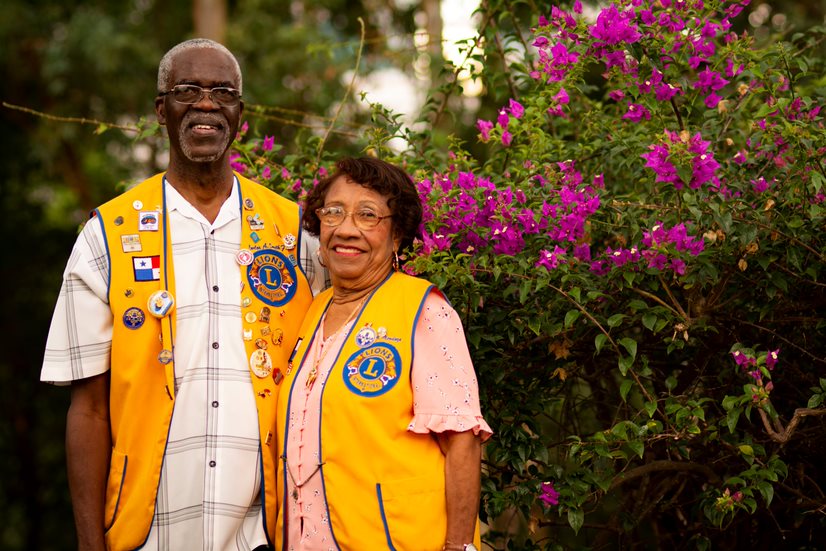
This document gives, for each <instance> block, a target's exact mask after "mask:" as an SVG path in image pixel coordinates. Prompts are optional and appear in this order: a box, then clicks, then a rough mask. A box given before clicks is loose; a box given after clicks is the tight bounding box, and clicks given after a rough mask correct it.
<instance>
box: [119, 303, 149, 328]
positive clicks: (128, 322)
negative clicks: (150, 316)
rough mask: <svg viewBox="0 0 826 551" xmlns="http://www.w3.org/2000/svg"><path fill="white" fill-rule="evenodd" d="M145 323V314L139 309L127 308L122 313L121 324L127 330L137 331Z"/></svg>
mask: <svg viewBox="0 0 826 551" xmlns="http://www.w3.org/2000/svg"><path fill="white" fill-rule="evenodd" d="M145 321H146V314H144V313H143V310H141V309H140V308H136V307H132V308H128V309H127V310H126V312H124V313H123V324H124V325H125V326H126V327H128V328H129V329H138V328H139V327H140V326H141V325H143V322H145Z"/></svg>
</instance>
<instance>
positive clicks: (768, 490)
mask: <svg viewBox="0 0 826 551" xmlns="http://www.w3.org/2000/svg"><path fill="white" fill-rule="evenodd" d="M757 489H758V490H760V494H761V495H762V496H763V499H765V500H766V506H769V505H771V502H772V499H773V498H774V486H772V485H771V484H769V483H768V482H765V481H763V482H758V483H757Z"/></svg>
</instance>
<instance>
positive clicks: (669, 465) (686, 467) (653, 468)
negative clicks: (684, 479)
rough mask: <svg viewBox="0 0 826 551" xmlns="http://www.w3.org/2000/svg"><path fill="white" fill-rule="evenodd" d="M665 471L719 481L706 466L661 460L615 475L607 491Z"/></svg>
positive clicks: (715, 474) (714, 481)
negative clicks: (687, 473)
mask: <svg viewBox="0 0 826 551" xmlns="http://www.w3.org/2000/svg"><path fill="white" fill-rule="evenodd" d="M824 411H826V410H824ZM666 471H678V472H680V471H682V472H690V473H698V474H702V475H704V476H705V477H706V478H708V479H709V481H710V482H712V483H714V484H716V483H717V482H719V481H720V477H719V476H717V473H715V472H714V471H713V470H712V469H711V468H710V467H708V466H707V465H701V464H700V463H690V462H688V461H671V460H669V459H662V460H659V461H652V462H651V463H646V464H645V465H640V466H639V467H635V468H633V469H631V470H630V471H626V472H624V473H620V474H619V475H617V477H616V478H614V480H613V482H611V487H610V488H609V489H608V491H611V490H613V489H615V488H617V487H618V486H620V485H622V484H625V483H626V482H629V481H631V480H634V479H636V478H640V477H643V476H646V475H649V474H651V473H655V472H666Z"/></svg>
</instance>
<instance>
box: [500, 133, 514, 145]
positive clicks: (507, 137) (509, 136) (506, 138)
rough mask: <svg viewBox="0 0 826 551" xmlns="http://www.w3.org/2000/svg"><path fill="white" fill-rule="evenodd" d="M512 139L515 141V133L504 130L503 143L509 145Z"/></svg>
mask: <svg viewBox="0 0 826 551" xmlns="http://www.w3.org/2000/svg"><path fill="white" fill-rule="evenodd" d="M511 141H513V135H512V134H511V133H510V132H508V131H507V130H505V131H504V132H502V145H504V146H505V147H508V146H509V145H510V144H511Z"/></svg>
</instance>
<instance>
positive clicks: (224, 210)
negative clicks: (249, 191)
mask: <svg viewBox="0 0 826 551" xmlns="http://www.w3.org/2000/svg"><path fill="white" fill-rule="evenodd" d="M232 178H233V184H232V191H231V192H230V194H229V197H227V199H226V201H224V204H223V205H221V210H219V211H218V216H216V217H215V222H213V223H212V224H210V223H209V221H208V220H207V219H206V218H204V215H203V214H201V213H200V212H199V211H198V209H196V208H195V207H193V206H192V204H191V203H190V202H189V201H187V200H186V199H185V198H184V196H183V195H181V194H180V193H178V190H177V189H175V188H174V187H173V186H172V185H171V184H170V183H169V181H168V180H167V179H166V177H164V179H163V181H164V188H165V190H164V191H165V193H166V209H167V211H169V212H172V211H178V212H179V213H180V214H181V215H183V216H185V217H187V218H190V219H192V220H195V221H196V222H198V223H200V224H201V225H203V226H206V227H208V228H209V229H210V230H217V229H218V228H221V227H223V226H225V225H227V224H229V223H230V222H232V221H233V220H235V219H236V218H240V217H241V208H240V204H241V199H240V192H239V191H238V188H239V187H240V184H239V183H238V178H236V177H235V175H233V177H232Z"/></svg>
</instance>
